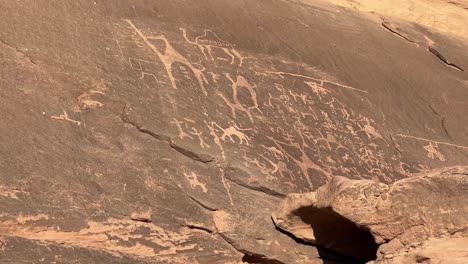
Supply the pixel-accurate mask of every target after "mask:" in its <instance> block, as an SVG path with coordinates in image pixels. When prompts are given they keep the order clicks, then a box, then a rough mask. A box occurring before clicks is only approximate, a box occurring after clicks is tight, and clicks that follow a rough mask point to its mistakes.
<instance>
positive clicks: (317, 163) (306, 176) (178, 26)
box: [0, 0, 468, 264]
mask: <svg viewBox="0 0 468 264" xmlns="http://www.w3.org/2000/svg"><path fill="white" fill-rule="evenodd" d="M457 8H461V7H457ZM0 16H1V17H2V19H1V20H0V113H1V114H0V139H1V144H0V241H2V242H1V243H0V246H1V250H0V263H6V264H9V263H41V262H44V263H53V262H55V263H229V262H232V263H236V262H240V261H245V262H250V263H258V262H263V263H322V262H324V261H327V262H331V261H338V262H341V261H345V259H343V258H342V256H339V255H337V254H335V253H333V252H329V251H327V250H326V249H324V248H321V247H315V246H311V245H308V244H304V243H300V242H299V241H296V240H294V239H292V238H291V237H289V236H288V235H287V234H284V233H281V232H279V231H278V230H277V229H276V228H275V226H274V224H273V223H272V221H271V213H272V211H273V210H274V209H275V208H276V207H277V205H278V204H279V203H280V202H281V200H282V198H284V197H285V196H286V195H287V194H288V193H301V192H304V193H305V192H310V191H314V190H316V189H317V188H319V187H320V186H322V185H323V184H325V183H327V182H328V181H330V180H331V179H332V178H333V176H335V175H339V176H343V177H346V178H349V179H356V180H362V179H368V180H369V179H372V180H375V181H379V182H382V183H385V184H388V183H391V182H393V181H395V180H398V179H403V178H406V177H408V176H411V175H412V174H414V173H420V172H425V171H428V170H430V169H433V168H439V167H447V166H455V165H463V164H465V165H467V164H468V136H467V135H468V126H466V125H465V124H467V123H468V115H467V114H466V111H467V109H468V75H467V69H468V53H467V52H466V50H467V42H466V41H464V40H462V39H461V38H459V37H457V36H456V35H448V34H446V32H444V31H441V30H438V29H437V28H434V29H433V28H431V27H428V26H427V24H415V23H413V22H414V21H413V22H412V21H409V20H402V19H400V18H399V17H398V16H389V17H387V16H384V15H382V18H383V20H382V19H380V18H379V19H376V18H375V17H372V16H368V15H365V14H364V13H363V12H361V11H359V10H358V9H350V8H344V7H340V6H336V5H333V4H329V3H327V2H324V1H291V0H235V1H233V0H196V1H195V0H159V1H154V0H119V1H110V0H108V1H105V0H61V1H50V0H34V1H33V0H30V1H26V0H18V1H11V0H0ZM465 21H466V20H465ZM442 22H443V21H442ZM442 22H441V23H442Z"/></svg>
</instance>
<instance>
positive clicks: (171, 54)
mask: <svg viewBox="0 0 468 264" xmlns="http://www.w3.org/2000/svg"><path fill="white" fill-rule="evenodd" d="M124 21H125V22H127V23H128V24H129V25H130V26H131V27H132V28H133V29H134V30H135V32H136V33H137V34H138V36H139V37H140V38H141V39H142V40H143V42H144V43H145V44H146V45H147V46H148V47H149V48H150V49H151V50H152V51H153V52H154V53H155V54H156V55H157V56H158V58H159V59H160V60H161V62H162V63H163V64H164V67H165V68H166V72H167V75H168V76H169V79H170V80H171V84H172V87H173V88H174V89H177V85H176V83H175V78H174V75H173V74H172V69H171V67H172V64H173V63H174V62H180V63H182V64H185V65H186V66H187V67H189V68H190V70H192V72H193V74H195V77H196V78H197V80H198V83H199V85H200V88H201V89H202V91H203V93H204V94H205V96H206V95H208V93H207V92H206V89H205V84H204V82H205V83H208V81H207V80H206V78H205V75H204V74H203V72H202V71H201V70H199V69H197V68H195V67H194V66H193V64H192V63H191V62H189V61H188V60H187V59H186V58H185V57H184V56H182V55H181V54H180V53H179V52H177V51H176V50H175V49H174V48H173V47H172V46H171V44H170V43H169V41H168V40H167V38H166V37H165V36H163V35H159V36H157V37H151V38H148V37H146V36H145V35H144V34H143V32H141V30H139V29H138V28H137V27H136V26H135V25H134V24H133V22H132V21H131V20H129V19H124ZM149 39H156V40H162V41H164V44H165V45H166V51H165V52H164V54H162V53H161V52H160V51H159V50H158V49H157V48H156V46H154V45H153V44H152V43H151V42H150V41H149Z"/></svg>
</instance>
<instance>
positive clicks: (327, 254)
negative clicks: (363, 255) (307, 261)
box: [275, 226, 365, 264]
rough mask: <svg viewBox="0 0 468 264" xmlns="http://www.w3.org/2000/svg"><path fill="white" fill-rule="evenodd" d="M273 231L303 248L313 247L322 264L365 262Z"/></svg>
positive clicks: (278, 229)
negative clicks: (303, 246)
mask: <svg viewBox="0 0 468 264" xmlns="http://www.w3.org/2000/svg"><path fill="white" fill-rule="evenodd" d="M275 229H276V230H277V231H278V232H280V233H282V234H284V235H286V236H288V237H289V238H291V239H292V240H294V241H295V242H296V243H297V244H300V245H305V246H312V247H315V248H316V249H317V251H318V253H319V256H320V259H321V260H323V263H335V264H336V263H340V264H361V263H362V264H364V263H365V262H363V261H362V260H357V259H354V258H350V257H348V256H345V255H343V254H340V253H338V252H336V251H333V250H331V249H328V248H324V247H322V246H320V245H318V244H315V243H312V242H307V241H305V240H302V239H299V238H297V237H295V236H294V235H293V234H291V233H289V232H287V231H285V230H283V229H281V228H279V227H277V226H275Z"/></svg>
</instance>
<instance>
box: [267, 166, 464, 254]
mask: <svg viewBox="0 0 468 264" xmlns="http://www.w3.org/2000/svg"><path fill="white" fill-rule="evenodd" d="M467 216H468V168H467V167H457V168H451V169H446V170H442V171H441V170H437V171H434V172H431V173H427V174H424V175H421V176H414V177H411V178H407V179H403V180H400V181H397V182H395V183H393V184H391V185H387V184H383V183H378V182H375V181H371V180H349V179H346V178H342V177H335V178H333V179H332V180H331V181H330V182H329V183H328V184H326V185H324V186H322V187H320V188H319V189H318V190H317V191H316V192H312V193H307V194H290V195H288V196H287V197H286V199H285V200H284V201H283V202H282V204H281V206H280V207H279V209H278V210H277V211H276V213H274V214H273V219H274V221H275V224H276V225H277V226H278V227H279V228H281V229H283V230H285V231H286V232H288V233H290V234H292V235H294V236H295V237H297V238H299V239H302V240H304V241H307V242H312V243H314V244H317V245H321V246H324V247H326V248H329V249H332V250H335V251H337V252H339V253H342V254H345V255H347V256H350V257H354V258H358V259H362V260H372V259H375V257H378V259H377V261H376V263H381V262H383V263H387V262H388V261H390V260H389V259H392V258H393V257H394V256H398V257H397V258H398V260H392V261H390V263H400V262H401V263H412V261H409V259H410V258H417V257H421V258H424V259H427V260H430V259H433V258H436V259H444V261H447V263H450V261H453V262H452V263H454V262H457V261H458V262H460V263H461V261H462V260H463V261H464V262H467V261H468V257H467V256H468V254H467V253H468V250H467V247H466V245H468V244H466V241H467V235H468V233H467V231H468V222H467V221H466V220H467ZM452 236H455V238H452ZM459 236H461V237H459ZM429 239H432V240H429ZM427 240H429V241H428V242H426V241H427ZM457 241H459V242H461V243H458V242H457ZM423 243H424V244H423ZM451 243H454V244H457V247H455V248H450V250H452V251H454V252H457V254H448V252H446V253H447V254H445V253H444V250H448V249H449V247H448V246H449V245H450V244H451ZM421 244H422V245H421ZM462 245H464V246H465V247H464V248H463V246H462ZM445 246H447V247H445ZM444 247H445V248H444ZM377 248H378V249H377ZM434 248H435V250H433V249H434ZM403 251H405V252H406V253H405V254H403V256H401V255H402V253H401V252H403ZM438 251H440V252H438ZM408 252H410V253H408ZM426 255H427V256H426ZM452 258H453V259H452ZM460 258H461V259H460ZM393 261H394V262H393ZM414 262H418V261H414ZM421 262H424V261H421ZM429 262H430V261H429Z"/></svg>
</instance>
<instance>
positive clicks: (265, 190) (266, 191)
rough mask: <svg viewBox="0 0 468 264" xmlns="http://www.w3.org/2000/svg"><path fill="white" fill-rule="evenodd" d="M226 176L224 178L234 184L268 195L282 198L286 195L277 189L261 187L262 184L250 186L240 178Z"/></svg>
mask: <svg viewBox="0 0 468 264" xmlns="http://www.w3.org/2000/svg"><path fill="white" fill-rule="evenodd" d="M224 177H225V178H226V180H228V181H230V182H232V183H234V184H236V185H239V186H241V187H243V188H246V189H249V190H251V191H256V192H262V193H264V194H266V195H270V196H274V197H278V198H284V197H286V195H284V194H282V193H279V192H277V191H274V190H271V189H268V188H266V187H263V186H251V185H248V184H246V183H244V182H242V181H240V180H237V179H231V178H229V177H226V175H225V176H224Z"/></svg>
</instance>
